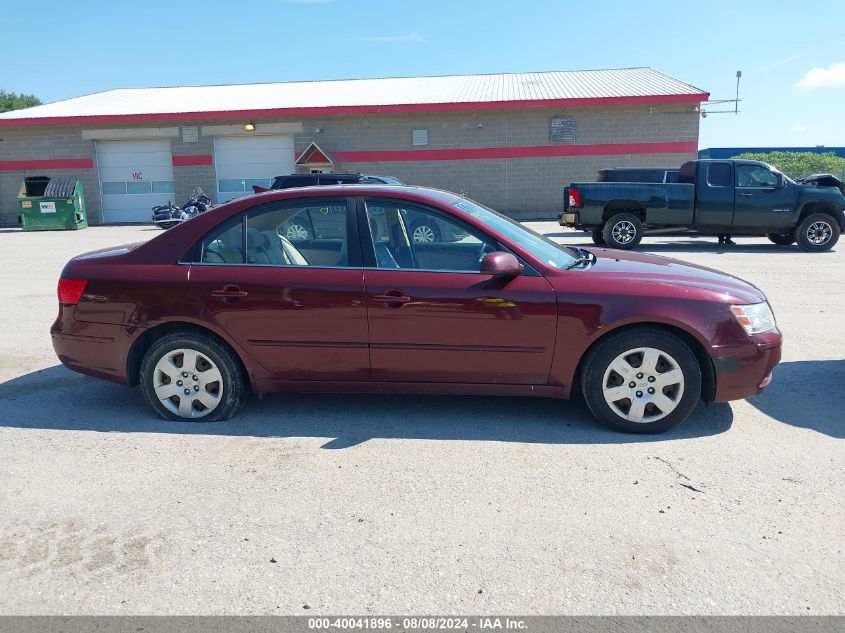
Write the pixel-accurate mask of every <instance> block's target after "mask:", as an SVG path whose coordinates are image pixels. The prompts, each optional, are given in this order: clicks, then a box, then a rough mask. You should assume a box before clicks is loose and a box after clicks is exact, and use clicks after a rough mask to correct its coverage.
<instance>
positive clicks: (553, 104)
mask: <svg viewBox="0 0 845 633" xmlns="http://www.w3.org/2000/svg"><path fill="white" fill-rule="evenodd" d="M709 98H710V94H709V93H706V92H702V93H697V94H681V95H647V96H635V97H585V98H580V99H543V100H536V101H534V100H523V101H484V102H458V103H404V104H398V105H356V106H326V107H317V106H309V107H302V108H268V109H265V110H255V109H252V110H219V111H215V112H161V113H152V114H102V115H93V116H66V117H60V116H55V117H40V118H26V119H0V127H15V126H22V125H67V124H70V123H80V124H94V123H121V122H124V123H127V122H142V121H184V120H208V119H233V118H245V119H253V118H262V117H263V118H267V117H294V116H327V115H354V114H382V113H387V112H453V111H461V110H507V109H526V108H527V109H534V108H581V107H590V106H626V105H655V104H658V103H701V102H702V101H706V100H707V99H709Z"/></svg>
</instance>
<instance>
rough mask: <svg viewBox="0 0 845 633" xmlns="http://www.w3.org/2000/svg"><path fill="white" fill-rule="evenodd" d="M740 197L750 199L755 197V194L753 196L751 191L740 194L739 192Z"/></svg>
mask: <svg viewBox="0 0 845 633" xmlns="http://www.w3.org/2000/svg"><path fill="white" fill-rule="evenodd" d="M739 195H741V196H742V197H743V198H750V197H751V196H753V195H754V194H753V193H751V192H750V191H740V192H739Z"/></svg>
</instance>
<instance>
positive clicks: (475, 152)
mask: <svg viewBox="0 0 845 633" xmlns="http://www.w3.org/2000/svg"><path fill="white" fill-rule="evenodd" d="M697 151H698V142H697V141H678V142H671V143H604V144H598V145H530V146H523V147H472V148H455V149H398V150H373V151H361V152H332V156H335V157H336V158H337V159H338V160H340V161H343V162H347V163H375V162H405V161H430V160H484V159H491V158H548V157H553V156H611V155H617V154H690V153H695V152H697Z"/></svg>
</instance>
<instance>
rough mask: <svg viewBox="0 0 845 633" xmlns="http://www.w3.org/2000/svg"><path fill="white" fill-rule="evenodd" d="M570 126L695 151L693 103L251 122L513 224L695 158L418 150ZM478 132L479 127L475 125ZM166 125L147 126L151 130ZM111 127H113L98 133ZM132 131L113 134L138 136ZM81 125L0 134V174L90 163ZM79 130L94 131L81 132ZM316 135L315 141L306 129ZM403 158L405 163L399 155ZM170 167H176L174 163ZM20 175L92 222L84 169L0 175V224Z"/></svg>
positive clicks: (344, 164)
mask: <svg viewBox="0 0 845 633" xmlns="http://www.w3.org/2000/svg"><path fill="white" fill-rule="evenodd" d="M555 116H568V117H572V118H574V119H575V122H576V140H575V143H574V144H575V145H602V144H620V143H660V142H687V143H689V144H690V146H691V147H697V142H698V130H699V115H698V113H697V112H696V111H695V109H694V106H693V104H663V105H654V106H620V107H601V108H598V107H591V108H553V109H552V108H536V109H518V110H478V111H474V110H465V111H458V112H432V113H389V114H372V115H356V116H327V117H295V118H280V117H274V118H268V119H255V123H256V124H257V126H258V132H259V133H260V130H261V126H262V124H266V123H276V122H292V121H293V122H299V123H301V124H302V132H301V133H297V134H295V135H294V144H295V149H296V151H297V152H302V151H303V150H305V148H306V147H307V146H308V144H309V143H311V142H312V141H315V142H316V143H317V144H319V145H320V147H322V148H323V149H324V150H325V151H327V152H329V153H332V154H333V155H335V154H336V153H337V154H341V155H342V154H343V153H344V152H353V153H354V152H361V151H391V150H400V151H405V152H413V151H422V153H421V154H420V156H421V159H420V160H401V161H366V162H364V161H357V162H356V161H344V160H341V161H340V168H341V169H342V170H344V171H346V170H348V171H360V172H364V173H375V174H383V175H390V176H395V177H396V178H399V179H400V180H402V181H403V182H406V183H408V184H415V185H424V186H432V187H438V188H442V189H448V190H451V191H456V192H459V193H464V194H466V195H468V196H470V197H472V198H475V199H477V200H478V201H480V202H482V203H484V204H487V205H489V206H491V207H493V208H495V209H498V210H501V211H503V212H506V213H508V214H510V215H512V216H514V217H519V218H540V217H553V216H554V215H555V214H556V213H557V212H558V211H559V210H560V207H561V203H562V193H563V187H565V186H566V185H567V184H568V183H569V182H572V181H583V180H593V179H594V178H595V174H596V172H597V171H598V170H599V169H602V168H604V167H614V166H625V165H629V166H630V165H642V166H675V165H680V164H681V163H682V162H683V161H685V160H689V159H692V158H695V151H693V150H690V151H688V152H680V153H672V154H644V153H636V154H612V155H602V154H594V155H585V156H553V157H538V158H485V159H474V160H468V159H461V160H430V159H428V157H427V156H426V154H425V150H452V149H461V148H499V147H507V148H515V147H535V146H549V145H555V146H557V145H559V144H553V143H551V142H550V139H549V124H550V121H551V119H552V117H555ZM243 123H244V121H241V120H239V119H238V120H233V119H222V120H206V121H180V122H178V124H179V126H180V129H181V128H182V127H184V126H194V125H195V126H197V127H198V129H199V130H200V132H201V130H202V126H204V125H205V126H209V125H242V124H243ZM479 124H481V125H480V126H479ZM153 125H154V126H158V125H167V123H161V122H159V123H155V124H151V126H153ZM102 127H108V128H114V127H116V126H115V124H111V125H108V126H102ZM144 127H145V125H144V124H140V123H133V124H126V125H123V126H121V128H144ZM419 128H424V129H427V130H428V132H429V144H428V145H427V146H421V147H415V146H413V145H412V143H411V131H412V130H414V129H419ZM82 129H83V126H44V127H34V126H33V127H29V126H28V127H20V128H15V127H3V128H0V166H2V164H3V161H21V160H45V159H54V158H88V159H90V160H91V164H94V163H95V161H96V158H95V149H94V141H90V140H84V139H82ZM84 129H96V126H85V127H84ZM317 129H319V130H320V131H319V132H316V131H315V130H317ZM171 149H172V154H173V156H174V157H179V156H204V157H205V158H208V157H210V156H212V155H213V138H212V137H210V136H203V135H202V134H201V133H200V135H199V137H198V140H197V142H193V143H185V142H184V141H183V140H182V137H181V135H180V136H179V137H176V138H172V139H171ZM404 157H405V158H408V157H409V155H408V154H406V155H405V156H404ZM176 160H177V162H178V159H176ZM173 174H174V201H175V202H177V203H182V202H184V200H186V199H187V197H188V195H189V194H190V191H191V189H192V188H194V187H196V186H200V187H202V188H203V189H204V190H205V191H206V193H208V194H209V195H210V196H211V197H212V198H214V197H215V194H216V177H215V171H214V166H213V164H201V165H191V166H174V168H173ZM27 175H47V176H60V175H67V176H76V177H77V178H80V180H82V182H83V186H84V187H85V191H86V197H87V203H88V210H89V221H90V222H92V223H97V222H100V221H101V217H102V216H101V212H100V192H99V183H98V178H97V172H96V165H94V168H92V169H76V170H66V169H65V170H52V171H51V170H45V169H37V170H28V171H22V170H19V171H9V170H6V171H3V170H2V169H0V225H3V226H10V225H15V224H16V223H17V214H18V211H17V202H16V196H17V192H18V189H19V186H20V182H21V181H22V180H23V178H24V176H27Z"/></svg>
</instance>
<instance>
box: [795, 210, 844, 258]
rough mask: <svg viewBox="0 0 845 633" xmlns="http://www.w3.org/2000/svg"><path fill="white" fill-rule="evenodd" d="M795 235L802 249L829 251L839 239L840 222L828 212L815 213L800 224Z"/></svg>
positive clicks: (817, 251) (818, 251)
mask: <svg viewBox="0 0 845 633" xmlns="http://www.w3.org/2000/svg"><path fill="white" fill-rule="evenodd" d="M795 236H796V239H797V240H798V246H800V247H801V249H802V250H805V251H808V252H811V253H820V252H822V251H829V250H830V249H831V248H833V247H834V246H835V245H836V242H837V241H839V224H838V223H837V222H836V220H834V219H833V218H832V217H831V216H829V215H827V214H826V213H813V214H811V215H808V216H807V217H806V218H804V220H803V221H802V222H801V224H799V225H798V229H797V230H796V231H795Z"/></svg>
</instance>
